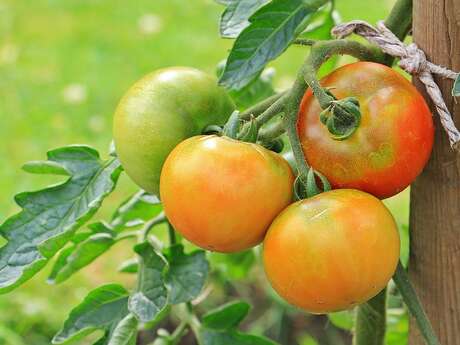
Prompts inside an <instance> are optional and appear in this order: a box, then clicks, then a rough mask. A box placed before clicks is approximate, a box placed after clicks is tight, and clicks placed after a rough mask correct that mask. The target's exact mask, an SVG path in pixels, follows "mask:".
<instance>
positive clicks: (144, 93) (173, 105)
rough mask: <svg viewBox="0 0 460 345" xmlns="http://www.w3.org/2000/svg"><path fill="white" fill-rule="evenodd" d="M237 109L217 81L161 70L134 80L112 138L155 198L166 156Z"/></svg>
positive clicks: (185, 69) (189, 72) (128, 169)
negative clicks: (178, 145)
mask: <svg viewBox="0 0 460 345" xmlns="http://www.w3.org/2000/svg"><path fill="white" fill-rule="evenodd" d="M234 109H235V105H234V103H233V101H232V100H231V98H230V96H229V95H228V94H227V93H226V92H225V90H224V89H223V88H221V87H219V86H218V85H217V80H216V78H215V77H213V76H211V75H208V74H206V73H204V72H202V71H199V70H197V69H194V68H189V67H171V68H165V69H161V70H158V71H155V72H153V73H150V74H148V75H146V76H145V77H144V78H142V79H141V80H139V81H138V82H136V83H135V84H134V85H133V86H132V87H131V88H130V89H129V90H128V92H127V93H126V94H125V95H124V96H123V98H122V99H121V101H120V104H119V105H118V107H117V109H116V111H115V116H114V125H113V136H114V141H115V147H116V151H117V154H118V157H119V159H120V161H121V163H122V165H123V167H124V169H125V171H126V173H127V174H128V176H129V177H130V178H131V179H132V180H133V181H134V182H135V183H136V184H137V185H139V186H140V187H141V188H142V189H144V190H146V191H147V192H149V193H153V194H158V192H159V181H160V172H161V168H162V166H163V162H164V161H165V159H166V157H167V156H168V154H169V152H170V151H171V150H172V149H173V148H174V147H175V146H176V145H177V144H178V143H180V142H181V141H183V140H184V139H186V138H188V137H191V136H194V135H197V134H200V133H201V132H202V131H203V129H204V128H206V127H207V126H208V125H211V124H217V125H223V124H224V123H225V122H226V120H227V118H228V117H229V116H230V114H231V113H232V112H233V110H234Z"/></svg>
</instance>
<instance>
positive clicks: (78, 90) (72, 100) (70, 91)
mask: <svg viewBox="0 0 460 345" xmlns="http://www.w3.org/2000/svg"><path fill="white" fill-rule="evenodd" d="M86 97H87V92H86V86H85V85H83V84H77V83H73V84H69V85H67V86H66V87H65V88H64V90H63V91H62V98H63V99H64V101H65V102H66V103H69V104H81V103H83V102H85V101H86Z"/></svg>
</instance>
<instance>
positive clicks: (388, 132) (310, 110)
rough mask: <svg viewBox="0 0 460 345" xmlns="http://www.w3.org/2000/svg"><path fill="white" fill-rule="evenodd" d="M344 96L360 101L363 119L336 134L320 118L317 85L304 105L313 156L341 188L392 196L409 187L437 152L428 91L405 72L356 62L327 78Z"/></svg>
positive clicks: (303, 127) (303, 130) (304, 134)
mask: <svg viewBox="0 0 460 345" xmlns="http://www.w3.org/2000/svg"><path fill="white" fill-rule="evenodd" d="M321 85H322V86H323V87H325V88H329V90H330V92H331V93H332V94H333V95H334V96H335V97H336V98H338V99H342V98H345V97H349V96H353V97H356V98H357V99H358V101H359V105H360V109H361V123H360V124H359V127H358V129H357V130H356V132H355V133H353V134H352V135H351V137H349V138H347V139H346V140H341V141H338V140H335V139H334V138H333V136H331V134H330V133H329V131H328V129H327V127H326V126H324V124H323V123H321V121H320V116H319V114H320V112H321V107H320V105H319V103H318V101H316V100H315V97H314V96H313V93H312V91H311V90H308V91H307V92H306V93H305V96H304V98H303V100H302V104H301V107H300V113H299V120H298V131H299V136H300V140H301V143H302V148H303V150H304V153H305V157H307V160H308V162H309V163H310V164H311V166H313V167H314V168H315V169H317V170H318V171H320V172H321V173H322V174H324V175H325V176H326V177H327V178H328V179H329V182H330V183H331V184H332V186H333V187H335V188H356V189H360V190H364V191H366V192H369V193H371V194H373V195H375V196H377V197H379V198H388V197H390V196H393V195H395V194H397V193H399V192H401V191H402V190H403V189H404V188H406V187H407V186H408V185H409V184H410V183H412V181H414V179H415V178H416V177H417V175H418V174H420V172H421V171H422V169H423V167H424V166H425V164H426V162H427V161H428V158H429V156H430V153H431V148H432V146H433V137H434V126H433V120H432V115H431V111H430V110H429V109H428V106H427V104H426V102H425V100H424V99H423V97H422V95H420V93H419V92H418V91H417V90H416V89H415V87H414V86H413V85H412V84H410V83H409V81H407V80H406V79H405V78H404V77H403V76H402V75H401V74H399V73H398V72H396V71H394V70H393V69H391V68H389V67H387V66H385V65H382V64H376V63H373V62H356V63H353V64H349V65H346V66H342V67H340V68H338V69H336V70H335V71H334V72H332V73H331V74H329V75H328V76H326V77H325V78H324V79H322V80H321Z"/></svg>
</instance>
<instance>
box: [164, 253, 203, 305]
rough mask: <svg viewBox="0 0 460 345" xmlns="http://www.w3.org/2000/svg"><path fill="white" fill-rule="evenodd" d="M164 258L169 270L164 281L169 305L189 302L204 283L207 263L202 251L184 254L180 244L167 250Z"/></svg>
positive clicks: (198, 292) (196, 295)
mask: <svg viewBox="0 0 460 345" xmlns="http://www.w3.org/2000/svg"><path fill="white" fill-rule="evenodd" d="M166 257H167V259H168V262H169V270H168V272H167V274H166V281H167V283H168V285H169V286H170V301H169V302H170V303H171V304H179V303H185V302H190V301H192V300H194V299H195V298H196V297H198V295H199V294H200V292H201V290H202V289H203V286H204V284H205V283H206V278H207V276H208V271H209V263H208V261H207V260H206V254H205V252H204V251H202V250H197V251H194V252H193V253H190V254H185V253H184V247H183V246H182V245H180V244H177V245H174V246H172V247H170V248H169V250H168V253H167V254H166Z"/></svg>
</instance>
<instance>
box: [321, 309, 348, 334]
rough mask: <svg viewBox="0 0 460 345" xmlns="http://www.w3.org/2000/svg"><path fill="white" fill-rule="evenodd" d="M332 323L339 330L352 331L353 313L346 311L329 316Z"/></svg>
mask: <svg viewBox="0 0 460 345" xmlns="http://www.w3.org/2000/svg"><path fill="white" fill-rule="evenodd" d="M327 316H328V318H329V320H330V321H331V323H332V324H333V325H334V326H335V327H338V328H341V329H344V330H348V331H349V330H351V329H352V328H353V324H354V316H353V311H350V310H345V311H339V312H336V313H330V314H327Z"/></svg>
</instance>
